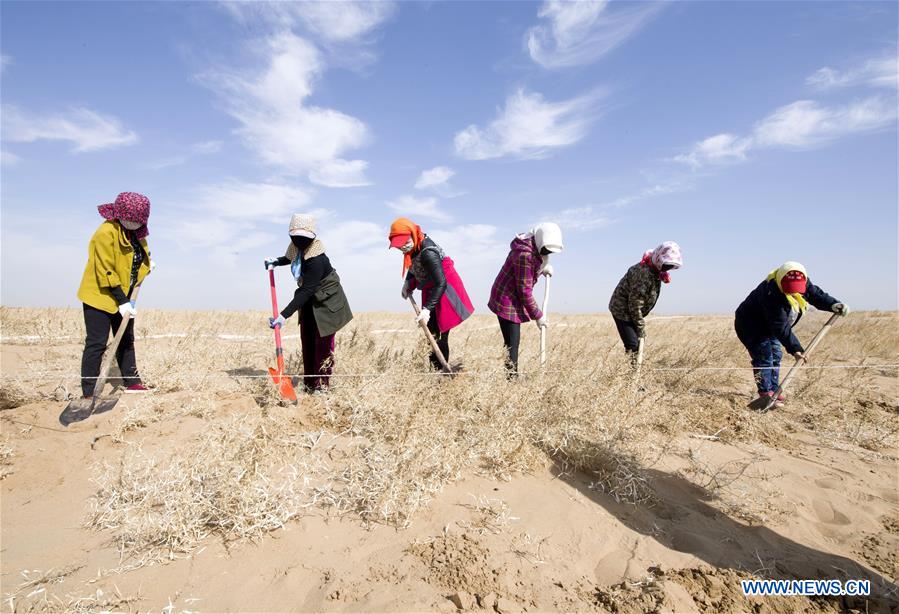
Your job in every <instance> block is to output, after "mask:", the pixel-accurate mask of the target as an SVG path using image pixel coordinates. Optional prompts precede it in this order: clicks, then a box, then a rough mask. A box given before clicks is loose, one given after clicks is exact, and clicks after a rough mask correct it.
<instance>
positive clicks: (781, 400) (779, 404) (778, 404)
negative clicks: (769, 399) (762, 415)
mask: <svg viewBox="0 0 899 614" xmlns="http://www.w3.org/2000/svg"><path fill="white" fill-rule="evenodd" d="M786 404H787V397H786V396H784V395H782V394H779V395H777V399H776V400H775V401H774V407H783V406H784V405H786Z"/></svg>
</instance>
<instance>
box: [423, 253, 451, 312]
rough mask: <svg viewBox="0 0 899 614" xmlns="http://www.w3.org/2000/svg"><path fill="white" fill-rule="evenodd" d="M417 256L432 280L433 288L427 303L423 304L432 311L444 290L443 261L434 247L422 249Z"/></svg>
mask: <svg viewBox="0 0 899 614" xmlns="http://www.w3.org/2000/svg"><path fill="white" fill-rule="evenodd" d="M418 257H419V258H421V264H422V265H423V266H424V268H425V271H427V272H428V277H430V278H431V281H433V282H434V288H433V289H432V290H431V293H430V296H429V297H428V304H427V305H425V309H427V310H428V311H434V309H435V308H436V307H437V303H439V302H440V299H441V298H443V293H444V292H446V275H445V274H444V273H443V261H442V260H441V259H440V254H439V253H438V252H437V250H435V249H425V250H422V252H421V254H420V255H419V256H418Z"/></svg>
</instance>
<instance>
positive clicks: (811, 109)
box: [674, 96, 896, 168]
mask: <svg viewBox="0 0 899 614" xmlns="http://www.w3.org/2000/svg"><path fill="white" fill-rule="evenodd" d="M895 122H896V103H895V100H888V99H885V98H882V97H880V96H873V97H869V98H865V99H862V100H856V101H853V102H851V103H849V104H845V105H836V106H825V105H822V104H820V103H818V102H815V101H812V100H799V101H796V102H794V103H792V104H788V105H785V106H783V107H780V108H778V109H776V110H775V111H773V112H772V113H771V114H769V115H768V116H767V117H765V118H764V119H762V120H761V121H759V122H757V123H756V124H755V126H754V127H753V130H752V133H751V134H750V135H748V136H745V137H738V136H735V135H733V134H729V133H723V134H718V135H715V136H712V137H709V138H707V139H704V140H702V141H700V142H698V143H696V144H695V145H694V146H693V147H692V148H690V150H689V151H687V152H685V153H683V154H680V155H678V156H675V157H674V160H676V161H678V162H682V163H685V164H689V165H690V166H692V167H693V168H699V167H702V166H707V165H716V164H722V163H731V162H741V161H743V160H745V159H746V158H747V154H748V153H749V152H751V151H754V150H761V149H797V150H802V149H813V148H816V147H821V146H823V145H826V144H828V143H831V142H833V141H835V140H837V139H840V138H844V137H848V136H852V135H857V134H865V133H871V132H878V131H881V130H885V129H887V128H889V127H890V126H892V125H893V124H894V123H895Z"/></svg>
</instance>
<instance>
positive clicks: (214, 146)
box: [147, 141, 222, 171]
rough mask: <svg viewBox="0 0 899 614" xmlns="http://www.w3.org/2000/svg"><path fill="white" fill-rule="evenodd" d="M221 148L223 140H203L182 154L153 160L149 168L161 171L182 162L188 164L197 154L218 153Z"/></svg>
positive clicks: (179, 164)
mask: <svg viewBox="0 0 899 614" xmlns="http://www.w3.org/2000/svg"><path fill="white" fill-rule="evenodd" d="M221 150H222V142H221V141H202V142H199V143H194V144H193V145H191V146H190V147H188V148H187V150H186V151H185V152H184V153H182V154H179V155H177V156H171V157H169V158H163V159H161V160H157V161H156V162H152V163H150V164H148V165H147V168H149V169H150V170H154V171H159V170H163V169H166V168H172V167H173V166H181V165H182V164H187V162H189V161H190V160H191V159H192V158H195V157H196V156H208V155H212V154H216V153H218V152H220V151H221Z"/></svg>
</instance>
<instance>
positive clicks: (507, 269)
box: [487, 237, 543, 323]
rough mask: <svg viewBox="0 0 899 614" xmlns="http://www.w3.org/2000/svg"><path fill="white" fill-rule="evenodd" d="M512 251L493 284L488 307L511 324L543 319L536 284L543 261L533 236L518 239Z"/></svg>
mask: <svg viewBox="0 0 899 614" xmlns="http://www.w3.org/2000/svg"><path fill="white" fill-rule="evenodd" d="M510 248H511V250H510V251H509V255H508V256H507V257H506V262H505V263H503V268H502V269H500V272H499V275H497V276H496V281H494V282H493V288H492V289H491V290H490V302H488V303H487V306H488V307H489V308H490V311H492V312H493V313H495V314H496V315H498V316H499V317H501V318H502V319H504V320H509V321H510V322H517V323H521V322H529V321H531V320H539V319H540V318H541V317H543V312H542V311H540V307H538V306H537V301H536V300H535V299H534V284H536V283H537V278H538V277H539V275H540V273H539V271H540V267H541V265H542V264H543V258H542V257H541V256H540V252H539V251H538V250H537V245H536V243H534V239H533V237H528V238H527V239H522V238H519V237H516V238H515V240H514V241H512V244H511V245H510Z"/></svg>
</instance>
